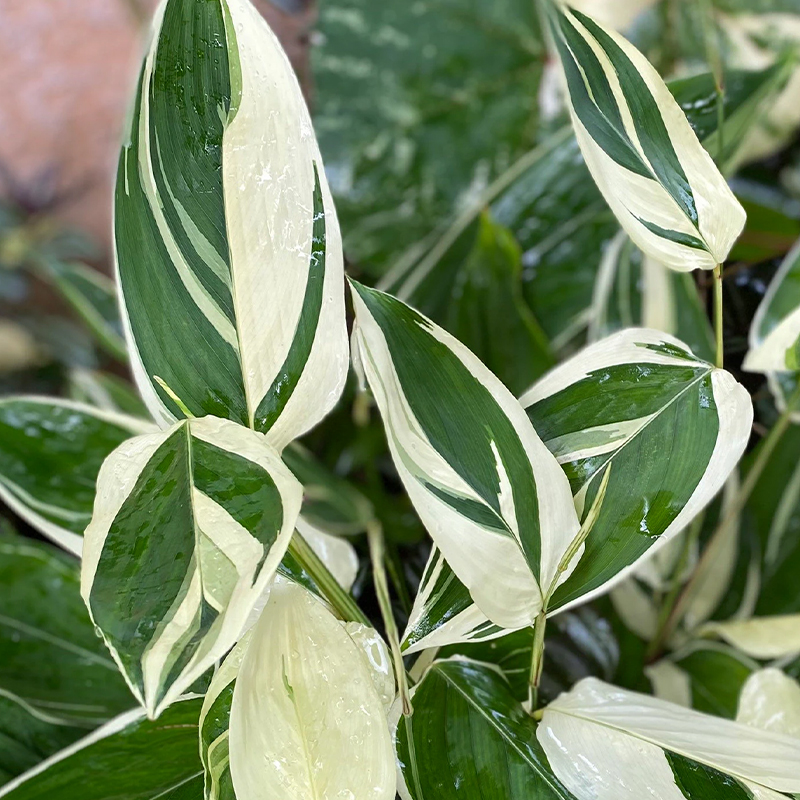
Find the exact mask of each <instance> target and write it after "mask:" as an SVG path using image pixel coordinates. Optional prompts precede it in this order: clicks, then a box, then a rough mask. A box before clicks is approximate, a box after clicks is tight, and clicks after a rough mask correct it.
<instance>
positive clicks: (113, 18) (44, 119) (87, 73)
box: [0, 0, 311, 252]
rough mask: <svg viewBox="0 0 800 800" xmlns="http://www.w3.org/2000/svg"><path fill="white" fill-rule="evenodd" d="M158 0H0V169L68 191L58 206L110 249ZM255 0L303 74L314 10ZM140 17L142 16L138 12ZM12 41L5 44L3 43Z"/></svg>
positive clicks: (30, 189) (42, 188) (32, 188)
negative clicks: (293, 12)
mask: <svg viewBox="0 0 800 800" xmlns="http://www.w3.org/2000/svg"><path fill="white" fill-rule="evenodd" d="M155 5H156V0H45V1H44V2H42V1H41V0H0V31H1V32H2V35H3V41H4V42H5V43H6V47H5V48H4V52H3V57H2V59H0V168H1V169H2V174H3V175H4V176H5V177H4V180H3V181H2V182H0V193H3V192H8V179H9V177H11V178H12V179H13V181H14V182H15V183H16V184H18V185H19V186H21V187H22V189H23V190H24V191H25V192H27V193H40V194H41V193H44V194H48V193H49V192H56V193H59V192H64V191H70V190H72V191H74V192H75V196H74V198H73V199H71V200H70V201H69V202H65V203H63V204H62V206H61V207H60V209H59V212H58V213H59V215H60V216H61V217H62V219H63V220H64V221H65V222H67V223H70V224H73V225H76V226H78V227H80V228H81V229H83V230H84V231H86V232H88V233H89V234H90V235H91V236H93V237H94V238H95V239H96V240H97V242H98V244H99V245H100V246H101V247H102V248H103V249H104V250H105V251H106V252H107V251H108V247H109V244H110V228H111V191H112V188H111V187H112V175H113V172H114V168H115V164H116V158H117V150H118V145H119V140H120V135H121V133H120V131H121V126H122V124H123V121H124V118H125V114H126V110H127V105H128V100H129V94H130V92H131V90H132V87H133V82H134V81H135V74H136V71H137V69H138V62H139V58H140V55H141V31H142V24H143V23H144V24H145V25H146V24H147V23H146V21H145V19H144V18H146V17H147V16H148V15H149V13H150V12H151V10H152V8H154V7H155ZM257 5H259V7H260V8H261V9H262V12H263V13H264V16H265V17H267V18H268V20H269V22H270V23H271V25H272V27H273V29H274V30H275V31H276V33H277V34H278V36H279V37H280V39H281V41H282V42H283V45H284V47H285V48H286V50H287V52H288V53H289V55H290V57H291V58H292V61H293V63H294V64H295V67H296V68H297V69H298V72H299V74H300V75H301V77H302V78H305V77H307V70H306V41H307V38H308V35H307V32H308V27H309V25H310V24H311V14H305V15H304V16H301V17H293V16H290V15H288V14H285V13H283V12H281V11H279V10H277V9H276V8H274V7H273V6H272V5H270V4H269V3H267V2H266V0H261V2H258V0H257ZM137 17H139V18H138V19H137ZM9 45H10V46H9Z"/></svg>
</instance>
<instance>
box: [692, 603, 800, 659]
mask: <svg viewBox="0 0 800 800" xmlns="http://www.w3.org/2000/svg"><path fill="white" fill-rule="evenodd" d="M698 632H699V633H700V634H701V635H705V636H713V637H716V638H719V639H722V640H723V641H725V642H727V643H728V644H730V645H732V646H733V647H735V648H736V649H737V650H740V651H741V652H743V653H746V654H747V655H749V656H751V657H752V658H758V659H761V660H767V659H774V658H786V657H788V656H796V655H798V654H800V614H784V615H782V616H776V617H753V618H751V619H734V620H728V621H725V622H707V623H706V624H705V625H703V626H702V627H701V628H700V630H699V631H698Z"/></svg>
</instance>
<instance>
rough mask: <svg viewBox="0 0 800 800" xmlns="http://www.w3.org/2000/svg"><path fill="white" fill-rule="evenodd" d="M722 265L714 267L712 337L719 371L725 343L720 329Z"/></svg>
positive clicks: (723, 360) (723, 361)
mask: <svg viewBox="0 0 800 800" xmlns="http://www.w3.org/2000/svg"><path fill="white" fill-rule="evenodd" d="M722 305H723V303H722V265H721V264H717V266H716V267H714V337H715V339H716V342H717V357H716V361H715V364H716V366H717V367H718V368H719V369H722V367H723V366H724V364H725V342H724V333H723V328H722Z"/></svg>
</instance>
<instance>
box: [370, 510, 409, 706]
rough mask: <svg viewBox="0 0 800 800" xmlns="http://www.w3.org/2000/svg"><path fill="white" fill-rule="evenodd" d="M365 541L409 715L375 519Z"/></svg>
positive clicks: (403, 669)
mask: <svg viewBox="0 0 800 800" xmlns="http://www.w3.org/2000/svg"><path fill="white" fill-rule="evenodd" d="M367 541H368V542H369V555H370V559H371V560H372V575H373V579H374V581H375V594H376V595H377V596H378V605H379V606H380V609H381V616H382V617H383V625H384V627H385V629H386V637H387V638H388V639H389V647H390V648H391V650H392V661H393V662H394V674H395V678H396V679H397V686H398V689H399V692H400V702H401V703H402V705H403V716H404V717H410V716H411V714H413V713H414V709H413V708H412V706H411V696H410V694H409V691H408V679H407V677H406V667H405V664H404V663H403V652H402V651H401V649H400V634H399V632H398V630H397V622H396V621H395V618H394V614H393V613H392V600H391V597H390V595H389V582H388V580H387V579H386V546H385V542H384V539H383V529H382V528H381V525H380V523H379V522H378V521H377V520H372V521H371V522H369V523H368V524H367Z"/></svg>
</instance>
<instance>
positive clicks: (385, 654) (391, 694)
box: [344, 622, 395, 711]
mask: <svg viewBox="0 0 800 800" xmlns="http://www.w3.org/2000/svg"><path fill="white" fill-rule="evenodd" d="M344 627H345V630H346V631H347V635H348V636H349V637H350V638H351V639H352V640H353V641H354V642H355V643H356V645H357V646H358V648H359V649H360V650H361V654H362V655H363V657H364V660H365V661H366V663H367V666H368V668H369V673H370V675H371V676H372V683H373V684H374V686H375V691H377V693H378V697H380V699H381V702H382V703H383V707H384V709H386V710H387V711H388V710H389V708H390V706H391V705H392V703H393V702H394V698H395V691H394V689H395V683H394V670H393V667H392V659H391V656H390V655H389V648H388V647H387V645H386V642H384V641H383V639H382V638H381V635H380V634H379V633H378V632H377V631H376V630H375V629H374V628H371V627H370V626H369V625H363V624H361V623H360V622H348V623H347V624H346V625H345V626H344Z"/></svg>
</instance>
